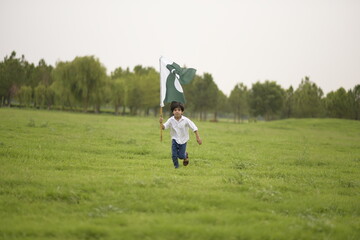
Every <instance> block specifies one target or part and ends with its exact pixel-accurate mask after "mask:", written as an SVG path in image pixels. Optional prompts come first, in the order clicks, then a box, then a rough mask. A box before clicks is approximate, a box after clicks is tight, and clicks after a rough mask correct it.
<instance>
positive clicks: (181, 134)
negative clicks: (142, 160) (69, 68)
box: [160, 102, 202, 168]
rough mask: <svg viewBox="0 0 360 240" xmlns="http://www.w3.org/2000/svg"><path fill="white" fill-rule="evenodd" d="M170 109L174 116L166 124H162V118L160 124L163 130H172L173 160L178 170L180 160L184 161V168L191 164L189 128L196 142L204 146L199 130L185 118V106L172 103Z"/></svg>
mask: <svg viewBox="0 0 360 240" xmlns="http://www.w3.org/2000/svg"><path fill="white" fill-rule="evenodd" d="M170 109H171V111H172V113H173V116H172V117H170V118H169V119H168V120H167V121H166V122H165V123H164V124H162V122H163V118H162V117H160V124H161V127H162V129H168V128H170V135H171V139H172V145H171V149H172V160H173V163H174V166H175V168H178V167H179V161H178V158H180V159H184V161H183V164H184V166H187V165H188V164H189V155H188V153H187V152H186V143H187V141H189V128H191V130H192V131H193V132H194V133H195V136H196V141H197V142H198V144H199V145H201V144H202V140H201V139H200V136H199V132H198V128H197V127H196V125H195V124H194V123H193V121H191V120H190V119H189V118H187V117H185V116H183V113H184V105H183V104H182V103H180V102H172V103H171V105H170Z"/></svg>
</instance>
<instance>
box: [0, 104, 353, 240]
mask: <svg viewBox="0 0 360 240" xmlns="http://www.w3.org/2000/svg"><path fill="white" fill-rule="evenodd" d="M0 119H1V125H0V239H167V240H171V239H180V240H184V239H186V240H189V239H194V240H199V239H226V240H229V239H354V240H355V239H356V240H357V239H360V121H349V120H337V119H302V120H295V119H290V120H282V121H273V122H258V123H251V124H233V123H209V122H198V121H196V120H195V123H196V124H197V125H198V127H199V133H200V136H201V137H202V140H203V145H201V146H199V145H197V143H196V140H195V138H194V136H193V135H192V136H191V140H190V142H189V143H188V152H189V157H190V164H189V166H187V167H183V166H182V167H180V168H179V169H174V168H173V166H172V161H171V153H170V137H169V132H167V131H165V132H164V141H163V142H162V143H160V141H159V134H160V133H159V123H158V119H157V118H135V117H134V118H132V117H115V116H110V115H89V114H79V113H65V112H51V111H34V110H31V111H30V110H18V109H5V108H0Z"/></svg>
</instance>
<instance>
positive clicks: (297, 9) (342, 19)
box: [0, 0, 360, 96]
mask: <svg viewBox="0 0 360 240" xmlns="http://www.w3.org/2000/svg"><path fill="white" fill-rule="evenodd" d="M359 13H360V1H359V0H216V1H215V0H182V1H169V0H0V59H1V61H2V60H3V59H4V57H5V56H9V55H10V54H11V52H12V51H16V53H17V55H18V56H21V55H24V56H25V59H26V60H27V61H29V62H31V63H34V64H36V65H37V63H38V62H39V60H40V59H44V60H45V61H46V63H47V64H51V65H53V66H55V65H56V62H59V61H72V60H73V59H74V58H75V57H77V56H89V55H93V56H95V57H96V58H98V59H99V61H100V62H101V63H102V64H103V65H104V66H105V67H106V69H107V72H108V74H110V73H111V72H112V71H114V70H115V69H116V68H118V67H122V68H127V67H129V68H130V69H131V70H132V69H133V67H134V66H136V65H142V66H144V67H154V68H155V69H157V70H158V71H159V58H160V56H165V57H166V58H168V59H171V60H173V61H174V62H176V63H178V64H179V65H181V66H187V67H192V68H195V69H197V74H198V75H202V74H204V73H210V74H211V75H212V76H213V79H214V81H215V83H216V84H217V86H218V87H219V89H220V90H222V91H223V92H224V93H225V94H226V95H228V96H229V94H230V92H231V90H232V89H233V88H234V87H235V85H236V84H238V83H243V84H245V85H246V86H247V87H248V88H251V86H252V84H254V83H256V82H265V81H266V80H269V81H275V82H276V83H277V84H279V85H281V86H282V87H283V88H285V89H287V88H288V87H290V86H293V87H294V89H296V88H297V87H298V86H299V84H300V83H301V79H303V78H304V77H305V76H309V77H310V80H311V81H312V82H315V83H316V84H317V85H318V86H319V87H320V88H321V89H322V90H323V91H324V93H325V94H327V93H328V92H330V91H336V90H337V89H339V88H340V87H343V88H345V89H346V90H349V89H352V88H353V87H355V85H357V84H360V14H359Z"/></svg>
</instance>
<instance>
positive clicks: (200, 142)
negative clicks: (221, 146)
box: [194, 130, 202, 145]
mask: <svg viewBox="0 0 360 240" xmlns="http://www.w3.org/2000/svg"><path fill="white" fill-rule="evenodd" d="M194 133H195V136H196V141H197V142H198V144H199V145H201V144H202V140H201V138H200V136H199V131H198V130H196V131H194Z"/></svg>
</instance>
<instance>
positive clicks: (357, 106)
mask: <svg viewBox="0 0 360 240" xmlns="http://www.w3.org/2000/svg"><path fill="white" fill-rule="evenodd" d="M350 94H351V98H352V99H353V100H352V101H353V106H354V112H355V119H356V120H360V84H358V85H356V86H355V87H354V89H353V90H351V91H350Z"/></svg>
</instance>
